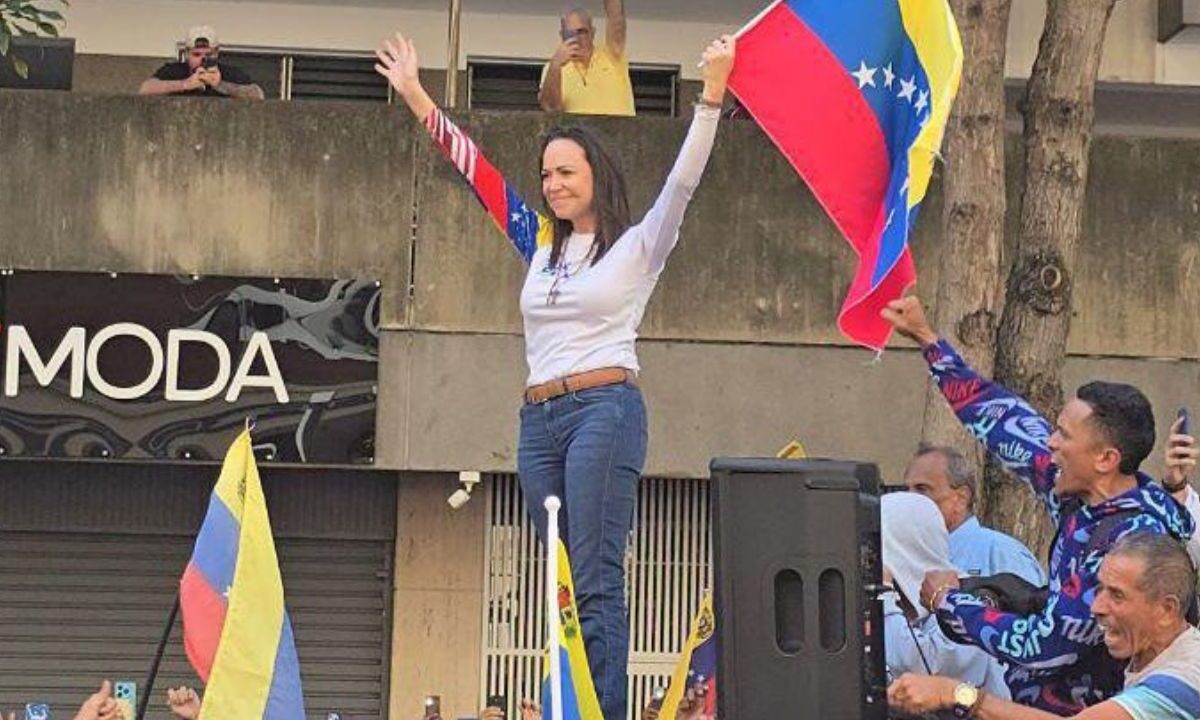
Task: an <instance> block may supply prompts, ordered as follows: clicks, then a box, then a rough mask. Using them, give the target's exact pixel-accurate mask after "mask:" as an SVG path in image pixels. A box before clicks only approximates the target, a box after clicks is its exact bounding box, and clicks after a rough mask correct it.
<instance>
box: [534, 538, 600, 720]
mask: <svg viewBox="0 0 1200 720" xmlns="http://www.w3.org/2000/svg"><path fill="white" fill-rule="evenodd" d="M558 616H559V621H560V622H559V631H558V643H559V649H558V653H559V657H560V658H561V664H562V698H563V701H562V702H563V711H562V716H561V720H604V714H603V713H602V712H600V700H599V699H598V698H597V696H596V686H595V685H594V684H593V683H592V671H591V668H589V667H588V659H587V648H586V646H585V645H584V642H583V628H582V626H581V625H580V624H579V609H578V608H577V607H576V606H575V583H573V582H572V581H571V560H570V558H569V557H568V556H567V547H566V546H565V545H563V543H562V541H561V540H559V541H558ZM547 644H548V643H547ZM544 666H545V669H544V670H543V672H542V678H543V679H542V705H543V706H544V708H543V709H544V712H543V714H542V716H543V717H546V718H555V720H557V718H558V716H556V715H555V714H554V711H553V708H552V707H551V703H550V653H549V651H548V650H547V652H546V662H545V663H544Z"/></svg>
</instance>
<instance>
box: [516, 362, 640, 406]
mask: <svg viewBox="0 0 1200 720" xmlns="http://www.w3.org/2000/svg"><path fill="white" fill-rule="evenodd" d="M622 383H624V384H626V385H633V386H634V387H637V375H636V374H635V373H634V372H633V371H632V370H626V369H625V368H615V367H610V368H600V369H598V370H588V371H587V372H581V373H576V374H575V375H568V376H566V377H564V378H558V379H557V380H551V381H550V382H544V383H542V384H541V385H534V386H532V387H527V388H525V402H527V403H532V404H534V405H541V404H542V403H544V402H546V401H547V400H553V399H554V398H556V397H562V396H563V395H566V394H567V393H573V392H579V391H580V390H589V389H591V388H598V387H604V386H605V385H620V384H622Z"/></svg>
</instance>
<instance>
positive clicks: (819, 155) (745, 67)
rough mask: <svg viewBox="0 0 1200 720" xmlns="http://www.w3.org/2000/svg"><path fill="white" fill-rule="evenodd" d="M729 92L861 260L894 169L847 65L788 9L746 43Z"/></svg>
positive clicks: (766, 19) (771, 14)
mask: <svg viewBox="0 0 1200 720" xmlns="http://www.w3.org/2000/svg"><path fill="white" fill-rule="evenodd" d="M729 88H730V89H731V90H732V91H733V93H734V94H735V95H737V97H738V99H739V100H741V102H742V104H743V105H744V106H745V107H746V109H747V110H748V111H749V112H750V114H751V115H753V116H754V119H755V120H757V121H758V124H759V125H760V126H762V128H763V130H765V131H766V133H767V135H768V136H769V137H770V138H771V140H772V141H774V143H775V144H776V145H778V146H779V149H780V150H781V151H782V152H783V154H784V155H785V156H786V157H787V159H788V160H789V161H790V162H791V164H792V167H794V168H795V169H796V171H797V172H798V173H800V175H801V176H802V177H803V178H804V180H805V181H806V182H807V183H808V185H809V187H810V188H812V190H813V194H814V195H815V196H816V197H817V200H818V201H819V202H820V203H821V205H823V206H824V207H825V211H826V212H828V213H829V216H830V217H831V218H833V221H834V223H836V224H837V226H838V229H839V230H841V231H842V234H843V235H845V236H846V239H847V240H848V241H849V242H850V244H851V245H852V246H853V247H854V248H855V250H856V252H858V253H859V254H860V255H861V254H862V252H863V249H864V245H865V244H866V243H867V242H868V241H869V240H870V239H871V234H872V231H873V230H874V229H875V222H876V218H878V216H879V212H880V208H881V207H882V206H883V202H884V197H885V194H886V192H887V186H888V180H889V174H890V171H891V163H890V161H889V159H888V154H887V143H886V142H885V141H884V137H883V132H882V130H881V129H880V127H879V121H878V120H877V119H876V117H875V114H874V113H873V112H872V111H871V108H870V106H869V105H868V104H867V102H866V100H864V99H863V97H862V94H861V93H860V92H859V90H858V85H857V83H856V82H855V81H854V79H853V78H852V77H851V76H850V74H849V73H848V72H847V71H846V69H845V68H844V67H842V65H841V62H840V61H839V60H838V59H837V57H836V56H834V54H833V53H832V52H831V51H830V50H829V49H828V48H827V47H826V46H825V44H824V43H822V42H821V40H820V38H818V37H817V36H816V35H814V34H813V32H812V31H811V30H810V29H809V27H808V26H807V25H806V24H805V23H804V22H803V21H802V20H801V19H800V18H799V17H797V16H796V14H795V13H794V12H792V10H791V9H790V8H789V7H788V6H787V4H786V3H782V2H781V3H779V4H777V5H776V6H775V7H774V8H773V9H772V10H770V11H768V12H767V13H766V14H765V15H764V16H763V17H762V19H760V20H759V22H758V23H757V24H755V25H754V26H753V27H752V28H750V29H749V30H747V31H746V32H745V33H744V34H743V35H742V36H741V38H740V39H739V40H738V49H737V62H736V63H735V64H734V68H733V74H732V76H731V77H730V79H729Z"/></svg>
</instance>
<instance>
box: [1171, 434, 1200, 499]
mask: <svg viewBox="0 0 1200 720" xmlns="http://www.w3.org/2000/svg"><path fill="white" fill-rule="evenodd" d="M1197 459H1200V447H1197V445H1196V438H1195V437H1193V436H1192V435H1187V434H1184V433H1183V418H1177V419H1176V420H1175V422H1174V423H1172V424H1171V434H1170V436H1169V437H1168V438H1167V476H1166V477H1165V478H1163V485H1165V486H1166V487H1167V488H1176V490H1172V492H1177V491H1178V490H1182V489H1183V488H1184V484H1185V483H1186V482H1187V479H1188V476H1189V475H1191V474H1192V473H1193V472H1195V471H1196V461H1197Z"/></svg>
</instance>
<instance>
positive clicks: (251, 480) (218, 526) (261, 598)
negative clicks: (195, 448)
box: [179, 431, 304, 720]
mask: <svg viewBox="0 0 1200 720" xmlns="http://www.w3.org/2000/svg"><path fill="white" fill-rule="evenodd" d="M179 601H180V609H181V610H182V611H183V644H184V649H185V650H186V651H187V656H188V660H190V661H191V663H192V667H194V668H195V669H196V672H197V674H199V675H200V679H201V680H203V681H204V683H205V693H204V703H203V704H202V706H201V717H202V719H203V718H209V719H210V720H229V719H231V718H239V719H242V718H264V720H304V697H303V693H302V692H301V688H300V662H299V660H298V659H297V657H296V643H295V640H294V639H293V637H292V624H291V621H290V620H289V619H288V615H287V610H286V609H285V608H284V604H283V580H282V579H281V577H280V575H279V562H278V560H277V558H276V557H275V542H274V540H273V539H272V537H271V523H270V520H269V518H268V517H267V502H266V498H264V497H263V491H262V484H261V482H260V481H259V477H258V467H257V466H256V465H255V463H254V453H253V451H252V450H251V445H250V432H249V431H245V432H243V433H242V434H241V435H240V436H238V439H237V440H235V441H234V443H233V445H232V446H230V448H229V452H228V453H227V454H226V455H225V464H224V466H223V467H222V468H221V477H220V479H219V480H217V486H216V487H215V488H214V489H213V493H212V498H211V499H210V500H209V504H208V514H207V515H206V516H205V518H204V524H203V526H201V528H200V534H199V536H198V537H197V538H196V547H195V549H194V550H193V551H192V559H191V562H189V563H188V566H187V569H186V570H184V573H183V580H182V581H181V583H180V590H179Z"/></svg>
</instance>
